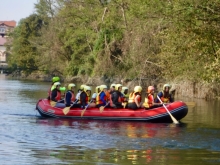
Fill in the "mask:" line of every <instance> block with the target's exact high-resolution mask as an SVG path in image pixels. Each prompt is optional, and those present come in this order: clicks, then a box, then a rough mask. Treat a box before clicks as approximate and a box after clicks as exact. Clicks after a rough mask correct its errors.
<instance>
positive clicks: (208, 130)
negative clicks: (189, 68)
mask: <svg viewBox="0 0 220 165" xmlns="http://www.w3.org/2000/svg"><path fill="white" fill-rule="evenodd" d="M49 86H50V83H45V82H35V81H20V80H10V79H7V77H5V76H4V75H0V94H1V95H0V107H1V110H0V111H1V116H0V122H1V126H0V164H3V165H8V164H10V165H26V164H30V165H33V164H54V165H58V164H68V165H70V164H76V165H93V164H94V165H110V164H111V165H116V164H118V165H128V164H140V165H142V164H143V165H144V164H153V165H154V164H155V165H177V164H178V165H179V164H183V165H185V164H186V165H195V164H201V165H211V164H220V101H213V102H206V101H204V100H190V99H184V98H182V99H180V100H182V101H195V102H196V103H197V104H196V106H195V107H189V113H188V115H187V116H186V117H185V118H184V119H182V121H181V124H179V125H175V124H172V123H170V124H169V123H157V124H154V123H146V122H128V121H98V120H96V121H95V120H71V119H43V118H40V116H39V114H38V113H37V111H36V110H35V106H36V103H37V101H38V99H40V98H44V97H46V95H47V90H48V87H49Z"/></svg>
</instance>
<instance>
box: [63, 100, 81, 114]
mask: <svg viewBox="0 0 220 165" xmlns="http://www.w3.org/2000/svg"><path fill="white" fill-rule="evenodd" d="M77 102H78V100H77V99H76V101H75V102H74V103H73V104H72V105H71V106H69V107H65V108H63V113H64V115H66V114H67V113H69V111H70V108H72V107H73V106H74V105H75V104H76V103H77Z"/></svg>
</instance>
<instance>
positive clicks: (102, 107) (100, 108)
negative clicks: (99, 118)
mask: <svg viewBox="0 0 220 165" xmlns="http://www.w3.org/2000/svg"><path fill="white" fill-rule="evenodd" d="M108 104H109V102H107V103H106V104H105V106H101V107H99V110H100V113H102V112H103V110H104V109H105V107H106V106H107V105H108Z"/></svg>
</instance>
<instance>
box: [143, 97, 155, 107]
mask: <svg viewBox="0 0 220 165" xmlns="http://www.w3.org/2000/svg"><path fill="white" fill-rule="evenodd" d="M153 102H154V96H153V95H152V94H148V95H147V97H145V100H144V104H143V106H144V107H145V108H151V107H152V106H153Z"/></svg>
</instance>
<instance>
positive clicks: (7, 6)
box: [0, 0, 38, 24]
mask: <svg viewBox="0 0 220 165" xmlns="http://www.w3.org/2000/svg"><path fill="white" fill-rule="evenodd" d="M37 2H38V0H0V21H11V20H15V21H16V22H17V24H18V22H19V21H20V19H22V18H26V17H28V16H29V15H31V14H33V13H34V4H35V3H37Z"/></svg>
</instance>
